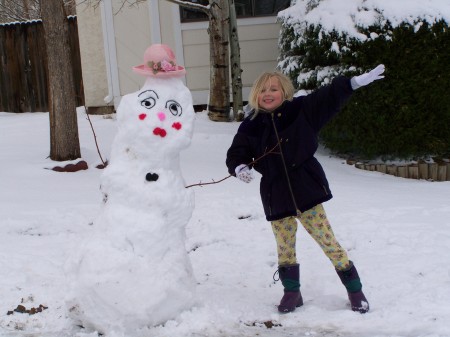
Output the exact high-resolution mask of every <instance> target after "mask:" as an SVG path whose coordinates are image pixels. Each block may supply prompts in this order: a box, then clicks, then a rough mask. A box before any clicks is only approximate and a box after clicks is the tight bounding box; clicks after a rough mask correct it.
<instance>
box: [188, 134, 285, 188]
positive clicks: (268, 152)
mask: <svg viewBox="0 0 450 337" xmlns="http://www.w3.org/2000/svg"><path fill="white" fill-rule="evenodd" d="M282 141H283V140H282V139H280V141H279V142H278V143H276V144H275V146H274V147H273V148H271V149H270V150H269V151H267V152H264V154H263V155H262V156H260V157H258V158H256V159H255V160H253V161H251V162H250V163H248V164H246V165H247V166H248V167H250V166H251V165H254V164H255V163H256V162H257V161H258V160H261V159H262V158H264V157H265V156H267V155H268V154H271V153H274V154H279V152H275V149H276V148H277V147H278V146H279V145H280V144H281V142H282ZM232 176H234V174H230V175H229V176H227V177H225V178H222V179H220V180H217V181H214V180H213V181H211V182H209V183H202V182H199V183H198V184H192V185H188V186H185V188H189V187H194V186H200V187H202V186H204V185H212V184H218V183H221V182H222V181H224V180H227V179H228V178H230V177H232Z"/></svg>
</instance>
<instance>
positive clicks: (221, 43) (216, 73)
mask: <svg viewBox="0 0 450 337" xmlns="http://www.w3.org/2000/svg"><path fill="white" fill-rule="evenodd" d="M210 4H211V10H210V12H209V14H208V15H209V38H210V65H211V76H210V96H209V104H208V116H209V118H210V119H211V120H213V121H217V122H228V121H229V120H230V73H229V72H230V69H229V68H230V67H229V29H230V28H229V4H228V0H210Z"/></svg>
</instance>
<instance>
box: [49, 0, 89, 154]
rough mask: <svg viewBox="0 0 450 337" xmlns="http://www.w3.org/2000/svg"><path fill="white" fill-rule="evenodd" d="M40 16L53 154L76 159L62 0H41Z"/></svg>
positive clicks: (77, 148) (73, 100) (72, 87)
mask: <svg viewBox="0 0 450 337" xmlns="http://www.w3.org/2000/svg"><path fill="white" fill-rule="evenodd" d="M41 18H42V25H43V28H44V39H45V48H46V51H47V67H48V84H47V85H48V95H49V97H48V102H49V113H50V158H51V159H52V160H56V161H65V160H74V159H77V158H80V157H81V151H80V142H79V138H78V124H77V114H76V107H77V104H76V96H75V85H74V80H73V73H72V64H71V57H70V46H69V34H68V28H69V25H68V20H67V16H66V14H65V11H64V5H63V0H45V1H41Z"/></svg>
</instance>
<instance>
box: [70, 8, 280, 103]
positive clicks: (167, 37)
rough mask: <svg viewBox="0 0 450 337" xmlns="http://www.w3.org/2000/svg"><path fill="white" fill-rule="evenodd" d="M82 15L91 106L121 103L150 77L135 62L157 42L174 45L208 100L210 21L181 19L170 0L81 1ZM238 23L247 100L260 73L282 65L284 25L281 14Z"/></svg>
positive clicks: (195, 91)
mask: <svg viewBox="0 0 450 337" xmlns="http://www.w3.org/2000/svg"><path fill="white" fill-rule="evenodd" d="M81 1H82V0H81ZM85 7H86V6H85ZM77 16H78V26H79V29H80V32H79V35H80V44H81V48H80V49H81V51H82V57H81V59H82V67H83V80H84V87H85V97H86V105H87V106H88V107H89V106H101V105H105V101H104V98H105V97H108V98H109V103H108V104H113V105H114V106H116V107H117V105H118V103H119V101H120V97H121V96H123V95H125V94H127V93H130V92H134V91H136V90H139V88H140V87H142V85H143V84H144V81H145V78H144V77H143V76H140V75H137V74H135V73H134V72H133V71H132V70H131V68H132V67H133V66H135V65H138V64H141V63H142V61H143V55H144V51H145V49H146V48H147V47H148V46H149V45H150V44H152V43H164V44H167V45H169V46H170V47H171V48H172V49H173V50H174V52H175V55H176V58H177V62H178V63H179V64H181V65H183V66H185V67H186V78H185V79H184V81H185V83H186V85H187V86H188V88H189V89H190V90H191V92H192V95H193V99H194V104H206V103H207V102H208V94H209V37H208V34H207V27H208V23H207V22H195V23H181V22H180V15H179V8H178V6H177V5H175V4H173V3H170V2H168V1H166V0H147V2H141V3H139V4H137V5H133V6H129V5H127V4H125V5H123V0H103V1H102V4H101V6H100V7H99V8H97V9H93V8H90V9H89V8H84V10H81V8H80V7H77ZM238 25H239V40H240V47H241V68H242V69H243V73H242V81H243V97H244V100H246V99H247V97H248V92H249V89H250V87H251V85H252V83H253V81H254V79H255V78H256V77H257V76H258V75H259V74H260V73H261V72H263V71H266V70H274V69H275V67H276V65H277V57H278V36H279V31H280V26H279V24H278V23H276V17H265V18H250V19H239V20H238ZM102 47H103V48H102ZM104 50H105V51H106V52H104Z"/></svg>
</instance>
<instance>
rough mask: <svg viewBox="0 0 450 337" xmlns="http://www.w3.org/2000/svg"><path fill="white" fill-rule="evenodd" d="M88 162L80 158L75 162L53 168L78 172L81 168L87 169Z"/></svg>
mask: <svg viewBox="0 0 450 337" xmlns="http://www.w3.org/2000/svg"><path fill="white" fill-rule="evenodd" d="M87 169H88V164H87V163H86V162H85V161H84V160H80V161H79V162H77V163H75V164H67V165H65V166H55V167H53V168H52V170H53V171H56V172H77V171H81V170H87Z"/></svg>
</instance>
